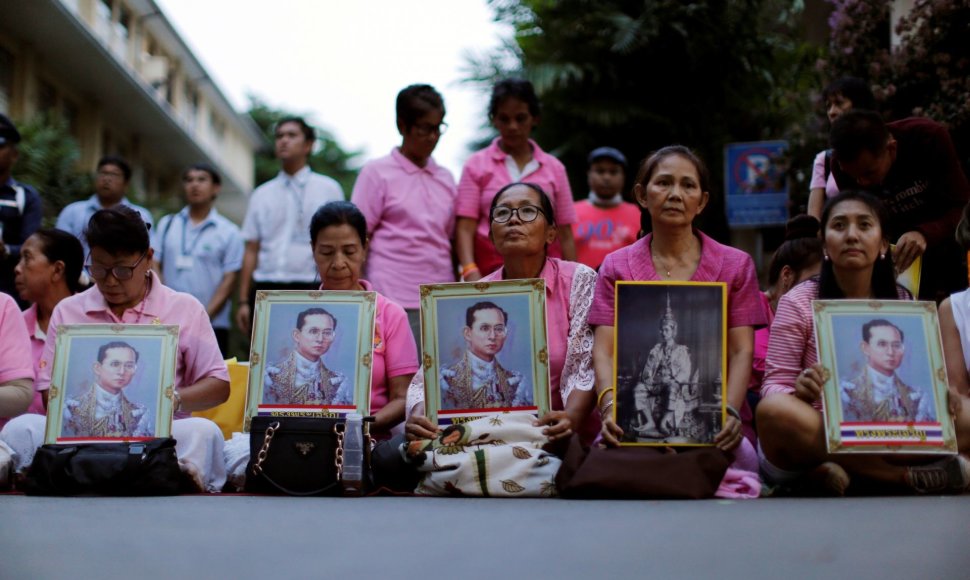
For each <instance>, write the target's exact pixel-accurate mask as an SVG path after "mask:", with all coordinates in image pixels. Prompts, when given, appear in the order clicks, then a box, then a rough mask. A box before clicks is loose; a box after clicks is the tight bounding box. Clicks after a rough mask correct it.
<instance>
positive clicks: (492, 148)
mask: <svg viewBox="0 0 970 580" xmlns="http://www.w3.org/2000/svg"><path fill="white" fill-rule="evenodd" d="M539 113H540V110H539V98H538V97H537V96H536V93H535V89H534V88H533V87H532V83H530V82H529V81H526V80H522V79H505V80H502V81H499V82H498V83H496V84H495V87H494V88H492V98H491V100H490V101H489V104H488V118H489V121H491V123H492V126H494V127H495V129H496V130H497V131H498V133H499V136H498V137H497V138H495V140H493V141H492V144H491V145H489V146H488V147H486V148H485V149H482V150H480V151H477V152H476V153H474V154H473V155H472V156H471V157H469V158H468V161H467V162H466V163H465V167H464V169H462V172H461V179H460V180H459V181H458V201H457V208H456V211H457V214H458V222H457V224H456V226H455V228H456V229H455V253H456V254H458V261H459V263H460V264H461V276H462V279H464V280H466V281H469V282H471V281H474V280H478V279H479V278H481V277H482V276H485V275H487V274H490V273H492V272H494V271H495V270H497V269H498V268H499V267H500V266H501V265H502V257H501V255H500V252H498V248H496V247H495V246H494V244H493V243H492V241H491V237H490V233H489V232H490V224H491V216H490V215H489V213H488V211H489V208H490V207H491V205H492V200H493V199H494V198H495V195H496V192H498V190H500V189H502V188H503V187H505V186H506V185H509V184H510V183H515V182H520V181H527V182H529V183H534V184H536V185H538V186H539V187H540V188H541V189H542V190H543V191H545V192H546V194H547V195H548V196H549V197H550V200H551V201H552V208H553V212H552V213H550V214H549V215H550V216H551V217H554V219H555V221H556V224H557V229H558V232H559V239H558V240H557V241H553V242H551V243H550V245H549V255H550V256H553V257H556V258H559V257H562V258H565V259H566V260H575V259H576V246H575V244H574V243H573V230H572V224H574V223H575V222H576V209H575V207H574V206H573V194H572V191H571V190H570V189H569V179H568V178H567V177H566V168H565V167H563V164H562V163H560V162H559V160H558V159H556V158H555V157H553V156H552V155H549V154H548V153H546V152H545V151H543V150H542V149H540V148H539V145H538V144H536V142H535V141H533V140H532V139H530V138H529V137H530V135H531V134H532V130H533V129H534V128H536V127H537V126H538V125H539ZM553 214H554V215H553Z"/></svg>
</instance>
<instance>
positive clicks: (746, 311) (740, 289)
mask: <svg viewBox="0 0 970 580" xmlns="http://www.w3.org/2000/svg"><path fill="white" fill-rule="evenodd" d="M695 232H696V234H697V237H698V238H700V241H701V260H700V263H699V264H698V265H697V270H696V271H695V272H694V275H693V276H691V279H690V281H691V282H726V283H727V292H728V297H727V301H728V328H734V327H737V326H754V327H760V326H764V325H765V324H766V322H767V318H766V316H765V313H764V309H763V308H762V306H761V298H760V297H759V296H760V294H761V291H760V290H759V289H758V278H757V276H756V274H755V268H754V262H753V261H752V260H751V256H749V255H748V254H746V253H744V252H742V251H741V250H737V249H735V248H732V247H730V246H725V245H722V244H719V243H717V242H715V241H714V240H713V239H711V238H709V237H707V236H706V235H704V234H703V233H702V232H699V231H696V230H695ZM652 238H653V234H647V235H646V236H644V237H643V238H641V239H640V240H639V241H637V242H636V243H635V244H633V245H630V246H627V247H625V248H621V249H619V250H617V251H615V252H613V253H612V254H610V255H608V256H607V257H606V259H605V260H603V265H602V266H600V270H599V280H598V281H597V283H596V296H595V298H593V307H592V308H591V309H590V312H589V324H590V325H591V326H600V325H603V326H613V324H614V295H615V283H616V281H617V280H640V281H654V280H656V281H662V279H661V278H660V276H659V275H657V272H656V270H655V269H654V267H653V260H652V259H651V257H650V240H651V239H652Z"/></svg>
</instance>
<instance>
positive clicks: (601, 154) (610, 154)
mask: <svg viewBox="0 0 970 580" xmlns="http://www.w3.org/2000/svg"><path fill="white" fill-rule="evenodd" d="M600 159H609V160H610V161H615V162H617V163H619V164H620V165H622V166H624V167H626V157H625V156H624V155H623V154H622V153H620V150H619V149H614V148H613V147H597V148H596V149H593V151H592V153H590V154H589V157H588V158H587V159H586V164H587V165H592V164H593V162H594V161H599V160H600Z"/></svg>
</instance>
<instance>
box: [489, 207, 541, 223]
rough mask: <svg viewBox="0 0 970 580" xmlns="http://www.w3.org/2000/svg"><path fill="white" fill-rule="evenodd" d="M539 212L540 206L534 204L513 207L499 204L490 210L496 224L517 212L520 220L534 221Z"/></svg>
mask: <svg viewBox="0 0 970 580" xmlns="http://www.w3.org/2000/svg"><path fill="white" fill-rule="evenodd" d="M541 213H542V208H541V207H538V206H535V205H523V206H522V207H515V208H512V207H506V206H504V205H500V206H498V207H496V208H494V209H493V210H492V221H493V222H495V223H497V224H504V223H505V222H507V221H509V220H510V219H512V215H513V214H518V216H519V219H520V220H522V221H523V222H526V223H528V222H534V221H535V220H536V218H537V217H539V214H541Z"/></svg>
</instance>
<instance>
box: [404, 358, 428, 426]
mask: <svg viewBox="0 0 970 580" xmlns="http://www.w3.org/2000/svg"><path fill="white" fill-rule="evenodd" d="M419 403H424V372H423V371H422V370H420V369H419V370H418V372H416V373H414V376H413V377H411V383H410V384H409V385H408V401H407V403H406V405H405V408H404V420H405V421H407V420H408V419H410V418H411V411H412V410H414V406H415V405H417V404H419Z"/></svg>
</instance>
